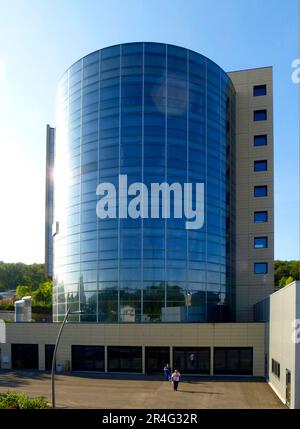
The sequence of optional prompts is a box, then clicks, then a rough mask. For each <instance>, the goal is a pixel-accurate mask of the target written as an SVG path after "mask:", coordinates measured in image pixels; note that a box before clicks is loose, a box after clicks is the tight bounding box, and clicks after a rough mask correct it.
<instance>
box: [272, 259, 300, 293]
mask: <svg viewBox="0 0 300 429" xmlns="http://www.w3.org/2000/svg"><path fill="white" fill-rule="evenodd" d="M274 270H275V285H276V286H277V287H283V286H286V285H287V284H289V283H291V282H292V281H294V280H300V261H278V260H276V261H274Z"/></svg>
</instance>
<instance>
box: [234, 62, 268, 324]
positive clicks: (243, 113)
mask: <svg viewBox="0 0 300 429" xmlns="http://www.w3.org/2000/svg"><path fill="white" fill-rule="evenodd" d="M228 74H229V76H230V78H231V80H232V82H233V84H234V86H235V89H236V102H237V103H236V320H237V321H238V322H239V321H240V322H241V321H252V320H254V319H253V317H254V314H253V305H254V304H256V303H257V302H259V301H261V300H262V299H264V298H266V297H267V296H268V295H269V294H270V293H272V292H274V269H273V260H274V210H273V206H274V201H273V200H274V198H273V82H272V67H266V68H258V69H252V70H243V71H236V72H230V73H228ZM261 84H266V85H267V95H266V96H260V97H253V86H254V85H261ZM260 109H267V115H268V119H267V121H260V122H254V121H253V111H254V110H260ZM261 134H267V136H268V145H267V146H261V147H255V146H254V145H253V137H254V135H261ZM255 160H267V161H268V171H266V172H254V171H253V164H254V161H255ZM255 185H267V186H268V196H267V197H263V198H254V197H253V188H254V186H255ZM261 210H267V211H268V214H269V218H268V219H269V220H268V223H261V224H255V223H254V220H253V216H254V211H261ZM255 236H267V237H268V241H269V243H268V249H254V244H253V241H254V237H255ZM254 262H268V265H269V271H268V274H266V275H257V274H254V272H253V265H254Z"/></svg>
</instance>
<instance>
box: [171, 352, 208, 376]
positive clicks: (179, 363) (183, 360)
mask: <svg viewBox="0 0 300 429" xmlns="http://www.w3.org/2000/svg"><path fill="white" fill-rule="evenodd" d="M173 369H178V370H179V372H181V373H184V374H210V348H209V347H174V348H173Z"/></svg>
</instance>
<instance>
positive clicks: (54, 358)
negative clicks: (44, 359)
mask: <svg viewBox="0 0 300 429" xmlns="http://www.w3.org/2000/svg"><path fill="white" fill-rule="evenodd" d="M81 313H82V311H72V312H71V311H70V308H68V309H67V312H66V314H65V317H64V320H63V321H62V324H61V327H60V329H59V332H58V335H57V338H56V343H55V347H54V352H53V357H52V368H51V385H52V408H55V362H56V352H57V348H58V343H59V340H60V337H61V334H62V331H63V329H64V326H65V324H66V321H67V319H68V316H69V314H81Z"/></svg>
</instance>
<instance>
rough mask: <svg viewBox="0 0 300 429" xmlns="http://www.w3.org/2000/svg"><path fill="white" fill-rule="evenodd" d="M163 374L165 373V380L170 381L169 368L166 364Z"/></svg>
mask: <svg viewBox="0 0 300 429" xmlns="http://www.w3.org/2000/svg"><path fill="white" fill-rule="evenodd" d="M164 372H165V376H166V380H167V381H170V380H171V368H170V367H169V364H168V363H167V364H166V366H165V367H164Z"/></svg>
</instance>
